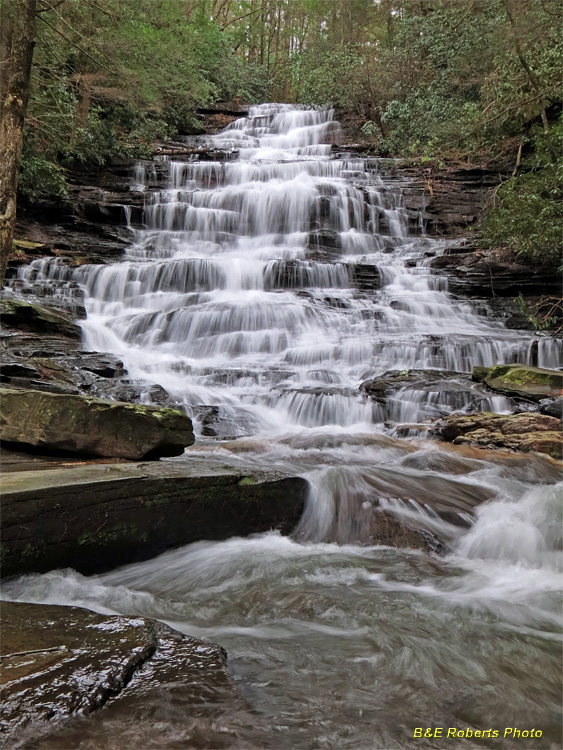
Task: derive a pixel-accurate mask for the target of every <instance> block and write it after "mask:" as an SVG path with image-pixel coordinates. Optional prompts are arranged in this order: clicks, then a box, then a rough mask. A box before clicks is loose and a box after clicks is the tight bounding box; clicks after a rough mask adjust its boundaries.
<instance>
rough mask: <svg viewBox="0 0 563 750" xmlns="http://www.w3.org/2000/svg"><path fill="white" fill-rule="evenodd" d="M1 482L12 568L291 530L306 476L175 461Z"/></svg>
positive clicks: (86, 567) (130, 556)
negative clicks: (200, 467) (245, 471)
mask: <svg viewBox="0 0 563 750" xmlns="http://www.w3.org/2000/svg"><path fill="white" fill-rule="evenodd" d="M2 490H3V499H2V519H1V521H2V525H1V535H2V548H1V555H2V560H1V561H2V575H3V576H8V575H13V574H16V573H22V572H25V571H37V572H44V571H47V570H51V569H54V568H59V567H72V568H75V569H76V570H78V571H79V572H81V573H85V574H89V573H98V572H101V571H104V570H110V569H111V568H113V567H116V566H118V565H123V564H127V563H130V562H136V561H140V560H147V559H149V558H151V557H154V556H156V555H158V554H160V553H162V552H164V551H165V550H167V549H171V548H173V547H179V546H181V545H183V544H190V543H191V542H195V541H200V540H202V539H227V538H229V537H231V536H247V535H249V534H253V533H260V532H265V531H269V530H270V529H279V530H280V531H281V532H282V533H290V532H291V531H292V530H293V528H294V526H295V525H296V524H297V522H298V520H299V518H300V517H301V514H302V512H303V509H304V506H305V501H306V497H307V492H308V484H307V482H306V480H304V479H302V478H300V477H287V476H281V475H279V474H269V475H267V476H266V475H258V474H255V475H252V476H244V475H242V474H241V473H234V472H232V471H231V472H222V471H221V470H220V469H217V470H212V469H207V470H204V471H200V472H199V473H198V471H197V469H195V470H194V469H193V468H190V466H189V462H188V461H177V462H174V461H169V462H157V463H136V464H97V465H89V466H75V467H67V468H65V469H52V470H49V469H47V470H38V471H17V472H10V473H6V474H3V475H2Z"/></svg>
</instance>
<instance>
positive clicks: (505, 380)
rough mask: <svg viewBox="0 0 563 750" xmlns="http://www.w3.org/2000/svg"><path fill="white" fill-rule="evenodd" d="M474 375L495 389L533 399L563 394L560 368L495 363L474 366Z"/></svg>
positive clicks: (562, 375)
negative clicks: (547, 368)
mask: <svg viewBox="0 0 563 750" xmlns="http://www.w3.org/2000/svg"><path fill="white" fill-rule="evenodd" d="M472 377H473V380H477V381H479V382H482V383H485V385H487V386H488V387H489V388H491V389H492V390H494V391H498V392H499V393H505V394H507V395H509V396H512V395H514V396H522V397H524V398H528V399H530V400H532V401H541V400H542V399H544V398H545V397H546V396H552V397H556V396H561V395H562V394H563V372H561V371H559V370H545V369H542V368H541V367H528V366H527V365H493V367H474V368H473V375H472Z"/></svg>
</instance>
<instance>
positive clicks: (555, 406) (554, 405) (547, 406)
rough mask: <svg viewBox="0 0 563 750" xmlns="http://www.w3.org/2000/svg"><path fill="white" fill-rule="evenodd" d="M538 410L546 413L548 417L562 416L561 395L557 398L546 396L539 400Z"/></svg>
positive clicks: (562, 399) (562, 402)
mask: <svg viewBox="0 0 563 750" xmlns="http://www.w3.org/2000/svg"><path fill="white" fill-rule="evenodd" d="M540 412H541V413H542V414H547V415H548V416H549V417H556V418H557V419H562V418H563V397H562V396H559V398H554V399H551V398H546V399H542V400H541V401H540Z"/></svg>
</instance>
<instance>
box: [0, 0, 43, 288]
mask: <svg viewBox="0 0 563 750" xmlns="http://www.w3.org/2000/svg"><path fill="white" fill-rule="evenodd" d="M36 6H37V0H15V1H14V3H13V8H14V16H13V25H12V38H11V44H10V75H9V78H8V80H7V84H6V90H5V91H2V97H3V103H2V123H1V130H0V286H1V285H3V283H4V276H5V275H6V266H7V264H8V258H9V257H10V255H11V253H12V240H13V236H14V223H15V220H16V194H17V190H18V177H19V170H20V161H21V153H22V145H23V125H24V120H25V113H26V109H27V101H28V99H29V79H30V76H31V62H32V60H33V48H34V46H35V11H36Z"/></svg>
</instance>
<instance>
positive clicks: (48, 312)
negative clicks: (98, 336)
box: [0, 299, 80, 339]
mask: <svg viewBox="0 0 563 750" xmlns="http://www.w3.org/2000/svg"><path fill="white" fill-rule="evenodd" d="M0 314H1V316H2V325H3V326H10V327H12V328H17V329H19V330H20V331H30V332H33V333H48V334H58V335H60V336H65V337H67V338H71V339H77V338H80V328H79V327H78V326H77V325H75V323H74V322H73V321H72V318H71V316H70V315H68V314H65V313H63V312H61V311H55V310H52V309H49V308H47V307H44V306H42V305H34V304H31V303H29V302H23V301H21V300H16V299H2V300H0Z"/></svg>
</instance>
